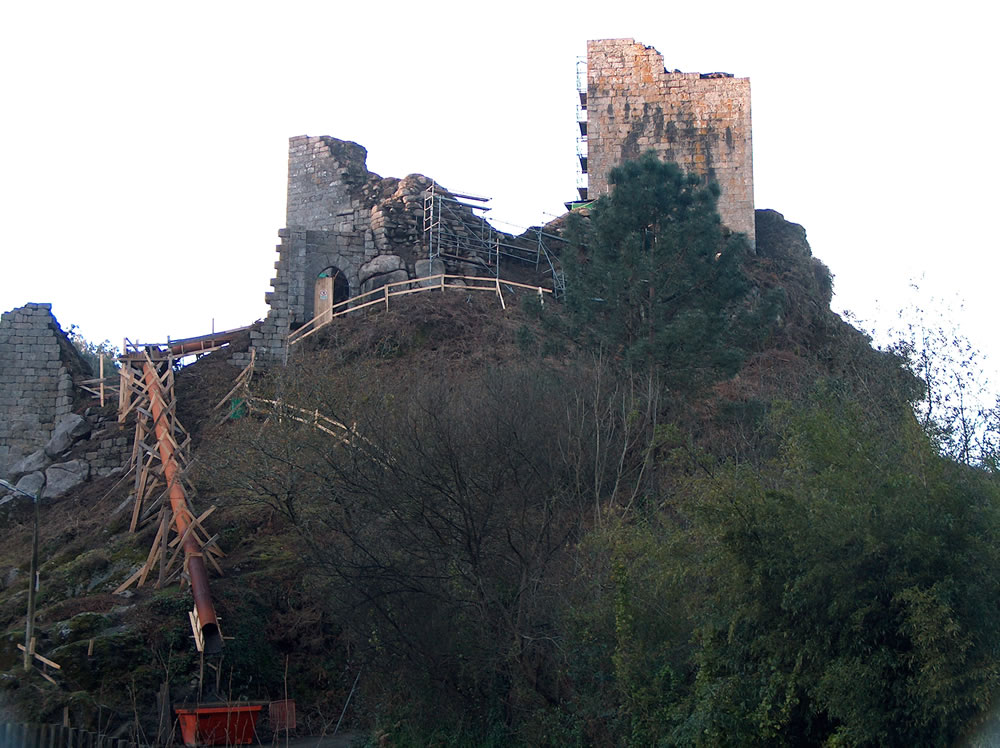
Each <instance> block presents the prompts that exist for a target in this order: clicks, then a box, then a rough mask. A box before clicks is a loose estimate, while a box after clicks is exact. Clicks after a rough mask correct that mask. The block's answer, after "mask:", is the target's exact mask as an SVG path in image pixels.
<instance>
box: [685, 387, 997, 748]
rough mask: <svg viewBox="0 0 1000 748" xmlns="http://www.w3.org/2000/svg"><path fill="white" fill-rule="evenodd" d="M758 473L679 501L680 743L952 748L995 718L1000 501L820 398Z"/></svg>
mask: <svg viewBox="0 0 1000 748" xmlns="http://www.w3.org/2000/svg"><path fill="white" fill-rule="evenodd" d="M776 425H777V428H778V429H779V431H780V432H781V434H782V440H783V448H782V454H781V456H780V459H779V460H776V461H775V462H774V463H773V464H772V465H769V466H766V467H765V468H764V469H760V468H755V469H750V468H749V467H747V466H727V467H725V468H724V469H722V470H720V471H718V473H717V474H716V475H714V476H712V477H711V478H699V479H696V480H694V481H692V483H691V486H690V488H691V491H690V493H689V494H687V495H684V496H682V497H681V498H680V499H679V501H678V505H677V506H678V508H679V509H680V510H681V511H682V512H683V514H684V515H685V517H686V518H687V520H688V522H689V523H690V526H689V527H690V529H689V530H688V531H687V532H684V533H681V534H679V535H678V536H677V537H678V540H679V541H680V543H679V548H684V549H685V551H684V553H683V555H681V553H680V551H679V552H678V558H684V559H685V568H686V573H687V583H688V589H689V593H688V594H689V595H690V597H691V599H692V600H696V601H698V609H697V611H696V614H695V615H696V618H697V621H698V636H697V638H696V643H697V648H696V651H695V653H694V655H693V659H694V662H695V664H696V666H697V676H696V678H695V680H694V685H693V692H692V698H691V702H690V703H691V706H690V711H689V715H688V718H687V720H686V722H685V724H684V726H683V727H682V728H681V729H680V730H678V732H676V733H675V737H676V738H677V739H678V740H680V742H684V743H687V742H690V743H708V744H716V743H729V744H734V743H739V744H743V745H753V744H761V745H763V744H767V745H780V744H786V745H802V744H828V745H941V744H947V743H948V742H949V741H953V740H954V739H955V737H956V736H957V734H958V732H959V730H960V729H961V728H963V727H964V726H965V725H966V724H967V723H968V721H969V720H970V719H971V718H972V717H973V716H974V715H975V714H976V713H977V712H979V711H981V710H982V709H983V708H984V707H985V706H986V705H987V703H988V700H989V697H990V693H991V689H992V685H993V683H994V682H995V678H996V677H997V673H998V667H997V665H996V663H995V656H994V652H995V651H996V648H997V647H998V646H1000V632H998V630H997V628H996V624H995V616H996V602H995V601H996V599H997V596H998V594H1000V585H998V582H997V578H998V575H997V573H998V571H1000V555H998V553H997V550H996V549H997V540H998V538H997V529H998V527H1000V522H998V521H1000V516H998V514H997V507H998V503H997V501H998V496H997V487H996V485H995V483H994V481H993V480H992V478H991V476H989V475H988V474H987V473H984V472H981V471H975V470H971V469H969V468H967V467H964V466H961V465H956V464H955V463H954V462H952V461H950V460H947V459H942V458H940V457H938V456H937V455H936V454H935V452H934V450H933V448H932V445H931V444H930V443H929V442H928V440H927V439H926V437H925V436H924V434H923V433H922V431H921V430H920V429H919V427H918V425H917V424H916V422H915V421H914V420H913V419H912V418H911V417H910V416H909V414H908V413H906V412H905V411H904V412H901V413H900V414H899V416H898V417H897V418H896V419H894V420H893V421H887V420H886V419H884V418H876V417H872V416H871V415H870V414H869V413H868V412H867V411H866V410H864V409H862V408H860V407H859V406H858V404H857V403H856V402H855V401H853V400H852V399H851V398H850V397H845V396H843V395H842V394H838V393H836V392H831V391H829V390H823V389H821V390H820V391H819V392H818V393H817V395H816V396H815V397H814V399H813V400H812V402H810V403H806V404H803V405H802V406H798V407H796V408H786V409H785V412H784V413H783V414H782V415H780V416H778V417H777V423H776Z"/></svg>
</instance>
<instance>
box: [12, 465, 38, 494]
mask: <svg viewBox="0 0 1000 748" xmlns="http://www.w3.org/2000/svg"><path fill="white" fill-rule="evenodd" d="M14 485H15V487H16V488H17V490H18V491H24V492H25V493H30V494H31V495H32V496H38V494H39V493H41V491H42V486H44V485H45V473H42V472H40V471H39V472H37V473H28V474H27V475H25V476H24V477H22V478H21V480H19V481H18V482H17V483H15V484H14Z"/></svg>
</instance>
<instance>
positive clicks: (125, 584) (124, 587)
mask: <svg viewBox="0 0 1000 748" xmlns="http://www.w3.org/2000/svg"><path fill="white" fill-rule="evenodd" d="M140 574H142V568H140V569H139V570H138V571H137V572H135V574H133V575H132V576H130V577H129V578H128V579H126V580H125V581H124V582H122V583H121V584H120V585H119V586H118V589H116V590H115V591H114V592H112V593H111V594H112V595H118V594H121V593H122V592H124V591H125V590H127V589H128V588H129V587H131V586H132V583H133V582H134V581H135V580H136V579H138V578H139V575H140Z"/></svg>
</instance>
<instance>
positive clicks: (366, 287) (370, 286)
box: [361, 270, 410, 301]
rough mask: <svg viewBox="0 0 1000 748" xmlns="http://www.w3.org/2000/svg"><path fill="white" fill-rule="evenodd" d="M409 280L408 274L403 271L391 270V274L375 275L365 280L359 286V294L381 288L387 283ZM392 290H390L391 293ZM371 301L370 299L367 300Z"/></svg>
mask: <svg viewBox="0 0 1000 748" xmlns="http://www.w3.org/2000/svg"><path fill="white" fill-rule="evenodd" d="M409 279H410V274H409V273H407V272H406V271H405V270H393V271H392V272H391V273H385V274H383V275H375V276H372V277H371V278H369V279H368V280H366V281H365V282H364V283H362V284H361V292H362V293H366V292H368V291H374V290H375V289H376V288H382V286H385V285H387V284H389V283H400V282H402V281H405V280H409ZM391 290H392V289H390V291H391ZM369 301H371V299H369Z"/></svg>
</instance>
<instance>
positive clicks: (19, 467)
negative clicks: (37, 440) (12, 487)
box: [7, 449, 52, 481]
mask: <svg viewBox="0 0 1000 748" xmlns="http://www.w3.org/2000/svg"><path fill="white" fill-rule="evenodd" d="M51 463H52V460H51V459H50V458H49V456H48V455H47V454H45V450H44V449H39V450H38V451H36V452H32V453H31V454H30V455H28V456H27V457H22V458H21V459H20V460H18V461H17V462H15V463H14V465H13V466H12V467H11V469H10V474H9V475H8V476H7V477H8V478H9V479H10V480H12V481H17V480H20V479H21V478H22V477H23V476H25V475H27V474H28V473H37V472H39V471H41V470H45V468H47V467H48V466H49V465H50V464H51Z"/></svg>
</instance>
